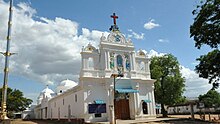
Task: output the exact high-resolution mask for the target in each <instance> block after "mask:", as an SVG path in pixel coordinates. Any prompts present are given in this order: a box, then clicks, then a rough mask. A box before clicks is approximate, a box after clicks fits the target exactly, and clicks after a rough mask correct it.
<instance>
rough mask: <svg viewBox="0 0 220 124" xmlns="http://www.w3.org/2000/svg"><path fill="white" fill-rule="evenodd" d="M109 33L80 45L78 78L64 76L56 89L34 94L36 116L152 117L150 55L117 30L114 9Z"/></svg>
mask: <svg viewBox="0 0 220 124" xmlns="http://www.w3.org/2000/svg"><path fill="white" fill-rule="evenodd" d="M111 17H112V18H113V22H114V23H113V25H112V26H111V27H110V32H109V35H108V36H107V37H105V36H101V37H100V41H99V42H100V43H99V46H98V48H96V47H94V46H93V45H92V44H90V43H89V44H88V45H87V46H86V47H84V48H82V51H81V53H80V54H81V58H82V60H81V70H80V75H79V83H75V82H73V81H71V80H64V81H62V82H61V83H60V84H59V85H58V87H57V89H56V91H55V92H53V91H52V90H51V89H49V88H48V87H47V88H46V89H44V90H43V91H42V92H41V93H40V95H39V97H38V105H37V106H36V107H35V109H34V113H35V118H36V119H56V120H68V121H74V120H76V119H81V120H83V121H84V122H99V121H102V122H103V121H106V122H107V121H108V122H113V120H114V119H139V118H155V117H156V106H155V99H154V82H155V80H153V79H151V76H150V68H149V65H150V58H149V57H148V55H147V53H145V52H144V51H143V50H139V51H137V52H136V51H135V47H134V44H133V43H132V41H131V40H127V39H126V38H125V37H124V35H123V34H122V33H121V32H120V30H119V27H118V25H117V24H116V19H117V18H118V17H117V16H116V15H115V14H113V15H112V16H111Z"/></svg>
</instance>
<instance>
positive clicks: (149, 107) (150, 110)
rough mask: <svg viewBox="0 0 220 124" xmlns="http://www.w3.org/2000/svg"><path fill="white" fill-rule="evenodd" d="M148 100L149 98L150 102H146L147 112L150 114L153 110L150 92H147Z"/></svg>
mask: <svg viewBox="0 0 220 124" xmlns="http://www.w3.org/2000/svg"><path fill="white" fill-rule="evenodd" d="M148 100H150V101H151V102H150V103H148V105H149V106H148V110H149V114H150V115H152V114H153V110H152V103H153V101H152V99H151V92H148Z"/></svg>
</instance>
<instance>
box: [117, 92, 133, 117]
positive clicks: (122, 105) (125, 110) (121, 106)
mask: <svg viewBox="0 0 220 124" xmlns="http://www.w3.org/2000/svg"><path fill="white" fill-rule="evenodd" d="M117 95H118V98H116V99H115V117H116V119H122V120H127V119H130V110H129V99H128V97H127V96H128V94H127V93H126V94H117ZM122 96H124V97H122ZM121 97H122V98H121Z"/></svg>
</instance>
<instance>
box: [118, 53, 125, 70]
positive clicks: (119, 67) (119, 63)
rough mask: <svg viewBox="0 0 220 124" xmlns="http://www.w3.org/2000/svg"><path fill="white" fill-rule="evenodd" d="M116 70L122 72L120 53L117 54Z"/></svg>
mask: <svg viewBox="0 0 220 124" xmlns="http://www.w3.org/2000/svg"><path fill="white" fill-rule="evenodd" d="M117 70H118V74H122V73H123V72H124V67H123V58H122V56H121V55H117Z"/></svg>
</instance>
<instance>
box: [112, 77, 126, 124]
mask: <svg viewBox="0 0 220 124" xmlns="http://www.w3.org/2000/svg"><path fill="white" fill-rule="evenodd" d="M123 76H124V75H123V74H112V75H111V77H113V78H114V82H113V83H114V84H113V85H114V86H113V111H114V116H113V124H116V116H115V91H116V90H115V83H116V80H115V79H116V78H117V77H123Z"/></svg>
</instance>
